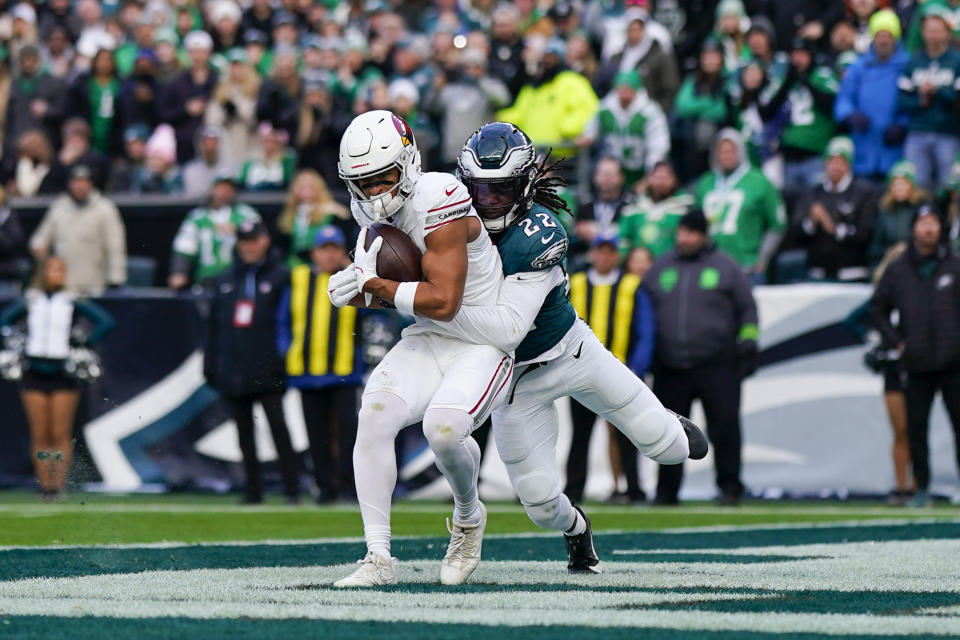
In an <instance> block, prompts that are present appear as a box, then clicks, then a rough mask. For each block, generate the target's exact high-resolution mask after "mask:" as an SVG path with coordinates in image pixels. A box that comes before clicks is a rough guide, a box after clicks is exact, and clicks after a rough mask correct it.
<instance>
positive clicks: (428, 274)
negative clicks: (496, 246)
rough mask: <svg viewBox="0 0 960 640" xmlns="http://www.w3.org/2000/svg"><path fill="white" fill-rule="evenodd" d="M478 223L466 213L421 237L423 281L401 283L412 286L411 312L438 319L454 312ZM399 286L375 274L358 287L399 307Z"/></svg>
mask: <svg viewBox="0 0 960 640" xmlns="http://www.w3.org/2000/svg"><path fill="white" fill-rule="evenodd" d="M480 225H481V222H480V220H479V219H478V218H476V217H475V216H466V217H463V218H458V219H455V220H451V221H450V222H448V223H446V224H444V225H443V226H442V227H441V228H438V229H436V230H435V231H433V232H431V233H430V234H429V235H428V236H427V237H426V238H425V240H424V243H425V244H426V246H427V250H426V252H424V254H423V259H422V260H421V261H420V265H421V268H422V271H423V281H421V282H419V283H403V284H404V285H412V286H414V287H415V288H416V291H415V293H414V296H413V313H414V315H417V316H423V317H425V318H429V319H431V320H439V321H442V322H446V321H449V320H452V319H453V318H454V316H456V315H457V311H459V310H460V303H461V302H462V301H463V289H464V286H465V285H466V282H467V243H468V242H469V241H471V240H473V239H476V237H477V236H479V235H480V233H481V231H480ZM400 286H401V283H399V282H395V281H393V280H387V279H386V278H380V277H376V278H370V279H369V280H367V281H366V282H365V283H364V284H363V287H362V291H363V292H364V293H371V294H373V295H374V296H376V297H378V298H380V299H382V300H386V301H387V302H390V303H391V304H394V305H395V306H397V307H398V308H402V306H401V305H397V304H396V296H397V289H398V287H400Z"/></svg>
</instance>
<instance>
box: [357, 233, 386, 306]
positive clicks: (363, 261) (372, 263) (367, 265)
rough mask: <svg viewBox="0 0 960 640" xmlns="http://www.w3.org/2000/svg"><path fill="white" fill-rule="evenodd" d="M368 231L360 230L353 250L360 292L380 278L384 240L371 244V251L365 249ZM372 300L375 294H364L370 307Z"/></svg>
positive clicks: (378, 239)
mask: <svg viewBox="0 0 960 640" xmlns="http://www.w3.org/2000/svg"><path fill="white" fill-rule="evenodd" d="M367 229H368V227H364V228H363V229H361V230H360V235H359V236H358V237H357V246H356V248H355V249H354V250H353V264H354V266H356V269H357V288H358V289H359V290H360V291H363V285H365V284H366V283H367V281H368V280H370V279H372V278H379V277H380V276H378V275H377V253H378V252H379V251H380V246H381V245H382V244H383V238H380V237H378V238H377V239H376V240H374V241H373V242H372V243H371V244H370V248H369V249H364V248H363V247H364V245H365V244H366V241H367ZM372 299H373V294H370V293H364V300H365V302H366V305H367V306H368V307H369V306H370V300H372Z"/></svg>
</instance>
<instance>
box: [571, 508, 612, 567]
mask: <svg viewBox="0 0 960 640" xmlns="http://www.w3.org/2000/svg"><path fill="white" fill-rule="evenodd" d="M573 508H574V509H576V510H577V513H579V514H580V516H581V517H582V518H583V521H584V522H585V523H587V529H586V530H585V531H584V532H583V533H581V534H578V535H575V536H568V535H566V534H564V535H563V540H564V542H566V543H567V571H569V572H570V573H603V570H602V569H601V567H600V558H598V557H597V552H596V550H594V548H593V529H591V528H590V518H588V517H587V514H585V513H584V512H583V509H581V508H580V507H578V506H577V505H573Z"/></svg>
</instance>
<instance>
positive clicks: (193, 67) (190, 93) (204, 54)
mask: <svg viewBox="0 0 960 640" xmlns="http://www.w3.org/2000/svg"><path fill="white" fill-rule="evenodd" d="M183 44H184V47H185V48H186V50H187V53H188V54H189V56H190V68H189V69H188V70H186V71H183V72H182V73H180V74H179V75H177V76H176V77H175V78H174V79H173V80H172V81H171V82H170V84H168V85H167V86H166V87H164V89H163V90H162V91H161V92H160V97H159V103H158V105H157V115H158V116H159V117H160V120H161V121H163V122H166V123H169V124H171V125H173V127H174V130H175V131H176V135H177V161H178V162H181V163H183V162H187V161H188V160H191V159H193V155H194V141H195V140H196V135H197V129H199V128H200V126H201V125H202V124H203V114H204V112H205V111H206V109H207V102H208V101H209V100H210V96H211V95H212V94H213V89H214V87H216V86H217V72H216V70H215V69H214V68H213V67H212V66H210V55H211V52H212V50H213V40H212V39H211V38H210V34H208V33H207V32H206V31H191V32H190V33H188V34H187V37H186V38H185V39H184V41H183Z"/></svg>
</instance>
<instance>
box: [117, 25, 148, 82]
mask: <svg viewBox="0 0 960 640" xmlns="http://www.w3.org/2000/svg"><path fill="white" fill-rule="evenodd" d="M155 35H156V26H155V25H154V24H153V21H152V20H151V19H150V16H148V15H146V14H141V16H140V19H139V20H138V21H137V26H136V27H135V28H134V30H133V38H132V39H130V40H127V41H126V42H124V43H123V44H121V45H120V46H119V47H117V51H116V54H115V58H116V64H117V71H118V72H119V74H120V75H121V76H128V75H130V74H131V73H133V68H134V64H135V62H136V60H137V57H138V56H140V55H141V54H142V53H143V52H145V51H153V47H154V44H155V41H154V37H155Z"/></svg>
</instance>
